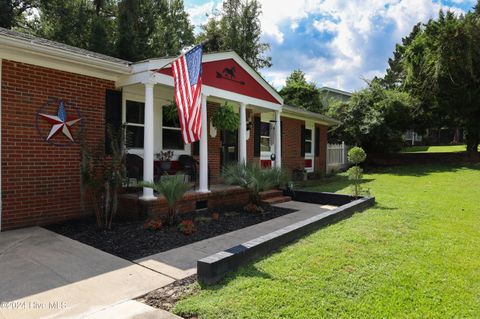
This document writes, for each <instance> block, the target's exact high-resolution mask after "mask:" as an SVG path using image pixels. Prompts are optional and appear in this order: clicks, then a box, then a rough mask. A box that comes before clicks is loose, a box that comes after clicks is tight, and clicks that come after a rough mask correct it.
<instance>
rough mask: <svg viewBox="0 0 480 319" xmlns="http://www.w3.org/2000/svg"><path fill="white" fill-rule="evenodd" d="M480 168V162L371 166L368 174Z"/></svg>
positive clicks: (410, 174) (409, 173)
mask: <svg viewBox="0 0 480 319" xmlns="http://www.w3.org/2000/svg"><path fill="white" fill-rule="evenodd" d="M465 168H468V169H473V170H480V163H478V164H416V165H408V166H407V165H405V166H392V167H383V168H369V169H368V170H367V172H366V173H367V174H368V173H371V174H391V175H395V176H418V177H421V176H427V175H430V174H436V173H455V172H457V171H459V170H461V169H465Z"/></svg>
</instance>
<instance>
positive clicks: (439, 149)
mask: <svg viewBox="0 0 480 319" xmlns="http://www.w3.org/2000/svg"><path fill="white" fill-rule="evenodd" d="M466 151H467V146H466V145H445V146H409V147H405V148H404V149H402V150H401V153H458V152H466Z"/></svg>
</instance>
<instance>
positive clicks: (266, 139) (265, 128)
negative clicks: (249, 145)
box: [260, 122, 270, 152]
mask: <svg viewBox="0 0 480 319" xmlns="http://www.w3.org/2000/svg"><path fill="white" fill-rule="evenodd" d="M260 150H261V151H262V152H270V123H265V122H262V123H261V124H260Z"/></svg>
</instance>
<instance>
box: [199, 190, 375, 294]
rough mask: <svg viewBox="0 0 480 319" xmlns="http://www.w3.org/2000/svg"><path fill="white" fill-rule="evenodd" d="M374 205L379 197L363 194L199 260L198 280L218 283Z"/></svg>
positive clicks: (208, 283)
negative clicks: (263, 258)
mask: <svg viewBox="0 0 480 319" xmlns="http://www.w3.org/2000/svg"><path fill="white" fill-rule="evenodd" d="M374 204H375V197H362V198H360V199H357V200H354V201H352V202H350V203H348V204H345V205H343V206H340V207H337V208H336V209H333V210H331V211H329V212H328V213H327V214H325V213H320V214H318V215H316V216H313V217H311V218H308V219H306V220H303V221H300V222H297V223H294V224H292V225H289V226H286V227H284V228H281V229H279V230H276V231H274V232H271V233H269V234H266V235H263V236H260V237H258V238H255V239H253V240H250V241H248V242H245V243H243V244H240V245H237V246H234V247H231V248H229V249H227V250H224V251H221V252H218V253H216V254H213V255H210V256H208V257H205V258H202V259H200V260H198V261H197V280H198V281H199V282H200V283H201V284H206V285H211V284H215V283H217V282H219V281H220V280H222V279H223V278H224V277H225V276H226V275H227V274H228V273H230V272H233V271H235V270H237V269H238V268H239V267H240V266H242V265H244V264H247V263H249V262H251V261H253V260H255V259H258V258H260V257H264V256H266V255H268V254H270V253H272V252H273V251H275V250H277V249H279V248H281V247H283V246H284V245H286V244H288V243H290V242H292V241H294V240H296V239H299V238H300V237H302V236H305V235H307V234H309V233H311V232H313V231H315V230H317V229H319V228H321V227H323V226H326V225H330V224H333V223H336V222H338V221H340V220H342V219H345V218H348V217H350V216H352V215H353V214H354V213H355V212H358V211H362V210H364V209H366V208H368V207H371V206H373V205H374Z"/></svg>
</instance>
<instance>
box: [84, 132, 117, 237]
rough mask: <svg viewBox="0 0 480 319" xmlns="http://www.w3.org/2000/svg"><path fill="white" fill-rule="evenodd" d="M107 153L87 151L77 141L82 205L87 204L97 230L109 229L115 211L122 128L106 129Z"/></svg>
mask: <svg viewBox="0 0 480 319" xmlns="http://www.w3.org/2000/svg"><path fill="white" fill-rule="evenodd" d="M107 134H108V137H109V140H110V144H109V146H110V154H108V155H107V154H106V153H105V150H104V149H103V145H102V147H101V148H97V149H94V148H91V147H89V145H88V144H87V141H86V139H85V138H84V137H82V138H81V141H82V142H81V162H80V171H81V194H82V206H83V208H84V210H86V209H87V208H86V207H87V205H86V204H90V205H91V206H92V208H93V210H94V213H95V217H96V220H97V226H98V227H99V228H107V229H110V228H111V227H112V222H113V218H114V216H115V215H116V213H117V210H118V194H119V192H120V190H121V188H122V184H123V181H124V179H125V175H126V167H125V159H126V151H125V143H124V138H123V136H124V134H123V128H120V129H118V130H115V129H113V128H112V127H111V126H107Z"/></svg>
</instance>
